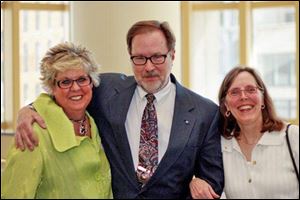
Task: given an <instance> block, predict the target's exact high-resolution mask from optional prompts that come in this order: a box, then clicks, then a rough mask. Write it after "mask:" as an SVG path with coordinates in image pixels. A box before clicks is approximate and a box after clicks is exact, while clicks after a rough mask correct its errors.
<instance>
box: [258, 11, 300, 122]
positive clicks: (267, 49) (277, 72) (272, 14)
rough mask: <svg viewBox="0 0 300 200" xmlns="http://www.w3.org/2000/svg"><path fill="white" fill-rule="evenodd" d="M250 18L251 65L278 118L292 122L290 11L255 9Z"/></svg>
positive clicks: (293, 78) (293, 48)
mask: <svg viewBox="0 0 300 200" xmlns="http://www.w3.org/2000/svg"><path fill="white" fill-rule="evenodd" d="M252 16H253V55H252V56H253V60H252V62H253V66H255V67H257V68H258V69H259V71H260V72H261V74H262V77H263V79H264V81H265V83H266V85H267V87H268V89H269V90H270V94H271V96H272V98H273V100H274V104H275V107H276V110H277V112H278V115H279V116H280V117H284V118H285V119H295V118H296V112H295V110H296V108H295V105H296V76H295V58H296V57H295V56H296V53H295V52H296V36H295V21H294V17H295V12H294V9H293V8H263V9H262V8H261V9H255V10H254V11H253V15H252ZM293 105H294V106H293ZM285 109H286V110H285ZM293 109H294V110H293Z"/></svg>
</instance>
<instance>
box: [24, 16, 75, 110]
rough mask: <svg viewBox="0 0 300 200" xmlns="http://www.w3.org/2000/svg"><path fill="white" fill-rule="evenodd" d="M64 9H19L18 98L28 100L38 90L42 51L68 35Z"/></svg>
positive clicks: (34, 96)
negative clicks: (19, 63)
mask: <svg viewBox="0 0 300 200" xmlns="http://www.w3.org/2000/svg"><path fill="white" fill-rule="evenodd" d="M68 18H69V17H68V12H62V11H21V12H20V31H21V33H20V62H21V65H20V92H21V94H20V98H21V99H20V102H21V106H24V105H27V104H29V103H30V102H32V101H33V100H34V99H35V98H36V97H37V96H38V95H39V93H40V92H42V91H43V90H42V88H41V82H40V80H39V78H40V71H39V63H40V61H41V59H42V57H43V56H44V55H45V53H46V51H47V50H48V49H49V48H50V47H51V46H52V45H55V44H57V43H59V42H63V41H66V40H68V39H69V23H68Z"/></svg>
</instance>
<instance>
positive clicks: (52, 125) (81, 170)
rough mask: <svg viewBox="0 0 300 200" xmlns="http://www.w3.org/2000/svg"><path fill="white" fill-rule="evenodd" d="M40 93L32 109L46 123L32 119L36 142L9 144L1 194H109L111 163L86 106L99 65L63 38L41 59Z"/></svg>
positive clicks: (11, 195)
mask: <svg viewBox="0 0 300 200" xmlns="http://www.w3.org/2000/svg"><path fill="white" fill-rule="evenodd" d="M41 80H42V84H43V86H44V88H45V89H46V91H47V92H48V94H41V95H40V96H39V97H38V98H37V99H36V100H35V101H34V103H33V107H34V109H35V110H36V111H37V113H38V114H39V115H41V116H42V117H43V119H44V121H45V123H46V125H47V129H43V128H41V127H40V126H38V125H37V124H36V123H35V124H34V132H35V133H36V135H37V136H38V138H39V146H38V147H36V148H35V149H34V150H33V152H30V151H29V150H25V151H24V152H21V151H20V150H18V149H15V148H14V146H12V148H11V149H10V152H9V155H8V158H7V166H6V168H5V170H4V172H3V174H2V179H1V198H51V199H58V198H105V199H107V198H112V191H111V174H110V166H109V163H108V160H107V158H106V155H105V153H104V150H103V149H102V147H101V141H100V137H99V134H98V129H97V127H96V125H95V122H94V120H93V118H91V116H90V115H89V113H87V111H86V107H87V106H88V104H89V102H90V101H91V98H92V88H93V87H97V86H98V85H99V82H100V80H99V77H98V65H97V63H96V62H95V60H94V59H93V57H92V54H91V52H90V51H88V50H87V49H86V48H84V47H81V46H77V45H74V44H72V43H69V42H66V43H61V44H58V45H56V46H54V47H52V48H51V49H50V50H49V51H48V52H47V53H46V55H45V57H44V58H43V59H42V62H41Z"/></svg>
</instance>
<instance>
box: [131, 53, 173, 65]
mask: <svg viewBox="0 0 300 200" xmlns="http://www.w3.org/2000/svg"><path fill="white" fill-rule="evenodd" d="M170 51H171V50H169V51H168V52H167V53H166V54H160V55H159V54H154V55H152V56H150V57H147V56H130V59H131V61H132V62H133V64H135V65H138V66H141V65H145V64H146V63H147V62H148V60H150V61H151V63H152V64H154V65H161V64H164V63H165V62H166V58H167V56H168V54H169V53H170ZM158 56H162V57H163V61H162V62H161V63H154V62H153V60H152V58H153V57H158ZM138 57H140V58H144V59H145V62H144V63H143V64H136V63H135V62H134V58H138Z"/></svg>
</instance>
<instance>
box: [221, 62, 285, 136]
mask: <svg viewBox="0 0 300 200" xmlns="http://www.w3.org/2000/svg"><path fill="white" fill-rule="evenodd" d="M241 72H248V73H250V74H251V75H252V76H253V77H254V79H255V81H256V83H257V86H258V87H259V88H261V90H262V91H263V99H264V105H265V108H264V109H262V117H263V124H262V129H261V132H262V133H263V132H265V131H279V130H281V129H282V128H283V121H282V120H281V119H279V118H278V117H277V115H276V112H275V108H274V105H273V102H272V99H271V97H270V95H269V92H268V90H267V88H266V86H265V84H264V82H263V81H262V79H261V77H260V76H259V74H258V73H257V72H256V71H255V70H254V69H253V68H250V67H247V66H237V67H234V68H233V69H232V70H231V71H229V72H228V74H227V75H226V76H225V78H224V80H223V82H222V84H221V87H220V90H219V105H220V112H221V123H220V128H221V132H222V135H223V136H224V137H225V138H232V137H237V136H239V135H240V127H239V125H238V124H237V122H236V119H235V118H234V116H232V114H231V115H230V116H229V117H226V116H225V113H226V111H227V109H226V106H225V98H226V95H227V92H228V89H229V88H230V86H231V84H232V82H233V81H234V79H235V78H236V77H237V76H238V75H239V74H240V73H241ZM232 132H233V135H232Z"/></svg>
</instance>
